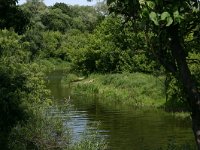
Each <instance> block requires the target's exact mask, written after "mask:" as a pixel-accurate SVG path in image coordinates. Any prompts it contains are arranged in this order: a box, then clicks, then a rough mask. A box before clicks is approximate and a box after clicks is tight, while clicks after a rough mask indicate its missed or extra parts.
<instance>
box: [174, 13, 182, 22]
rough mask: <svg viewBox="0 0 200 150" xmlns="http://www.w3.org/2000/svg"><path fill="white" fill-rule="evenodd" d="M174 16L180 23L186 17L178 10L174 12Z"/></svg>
mask: <svg viewBox="0 0 200 150" xmlns="http://www.w3.org/2000/svg"><path fill="white" fill-rule="evenodd" d="M173 17H174V21H175V23H180V22H181V20H182V19H184V17H183V16H181V15H180V14H179V11H178V10H177V11H175V12H174V13H173Z"/></svg>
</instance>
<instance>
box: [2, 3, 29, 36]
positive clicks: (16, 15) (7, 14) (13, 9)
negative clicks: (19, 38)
mask: <svg viewBox="0 0 200 150" xmlns="http://www.w3.org/2000/svg"><path fill="white" fill-rule="evenodd" d="M17 2H18V1H17V0H9V1H7V0H1V1H0V29H4V28H8V29H9V28H14V30H15V31H16V32H18V33H23V32H24V31H25V29H26V26H27V25H28V24H29V19H28V17H27V14H26V13H25V12H23V11H22V10H21V9H20V8H19V7H18V6H17V5H16V3H17Z"/></svg>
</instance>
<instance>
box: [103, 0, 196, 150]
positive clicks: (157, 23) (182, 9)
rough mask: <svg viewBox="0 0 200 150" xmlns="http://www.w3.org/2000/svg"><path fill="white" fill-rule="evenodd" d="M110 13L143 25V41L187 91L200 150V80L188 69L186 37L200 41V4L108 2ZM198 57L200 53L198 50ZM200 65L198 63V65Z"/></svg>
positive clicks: (161, 0) (134, 0) (165, 0)
mask: <svg viewBox="0 0 200 150" xmlns="http://www.w3.org/2000/svg"><path fill="white" fill-rule="evenodd" d="M107 4H108V5H109V10H110V11H114V12H115V13H118V14H121V15H123V16H124V18H125V19H126V20H132V21H133V22H135V23H136V22H138V20H140V21H141V26H142V28H143V30H144V31H145V32H146V33H152V34H150V35H149V34H146V38H145V39H144V40H145V41H146V42H147V44H148V47H149V50H150V51H151V53H152V54H154V56H155V57H156V58H157V60H158V62H159V63H160V64H161V65H163V66H164V68H165V69H166V70H167V71H168V72H169V73H170V74H172V75H173V76H174V77H175V78H176V79H177V80H178V81H179V82H180V83H181V86H182V88H183V90H184V94H185V98H186V99H187V103H188V104H189V105H190V111H191V118H192V128H193V132H194V136H195V140H196V143H197V147H198V150H200V90H199V84H198V78H197V77H195V74H192V72H191V68H190V66H189V61H188V59H189V58H190V57H189V53H190V52H191V51H192V50H193V49H195V48H190V49H186V43H187V41H186V37H188V36H189V35H190V34H191V33H193V36H192V41H196V40H197V39H198V37H197V36H196V35H195V34H194V33H198V34H199V21H200V10H199V8H200V7H199V5H200V2H199V1H197V0H182V1H172V0H108V1H107ZM196 53H199V50H196ZM197 65H199V63H198V64H197Z"/></svg>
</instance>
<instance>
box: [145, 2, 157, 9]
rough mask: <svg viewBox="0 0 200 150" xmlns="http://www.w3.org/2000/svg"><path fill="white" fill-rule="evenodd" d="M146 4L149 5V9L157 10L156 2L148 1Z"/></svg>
mask: <svg viewBox="0 0 200 150" xmlns="http://www.w3.org/2000/svg"><path fill="white" fill-rule="evenodd" d="M146 3H147V6H148V7H149V8H151V9H154V8H155V3H154V2H152V1H147V2H146Z"/></svg>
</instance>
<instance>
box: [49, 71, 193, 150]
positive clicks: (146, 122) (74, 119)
mask: <svg viewBox="0 0 200 150" xmlns="http://www.w3.org/2000/svg"><path fill="white" fill-rule="evenodd" d="M61 78H62V72H54V73H51V74H50V75H49V77H48V79H49V83H48V87H49V88H50V89H51V92H52V97H54V99H56V100H58V101H60V102H61V103H62V102H63V100H64V99H68V98H69V96H70V99H71V100H70V102H71V104H72V105H73V109H72V110H71V112H70V117H71V121H70V122H69V125H70V126H71V127H72V130H73V136H74V139H78V138H79V136H80V134H81V133H82V132H84V131H85V129H86V128H88V127H89V126H91V124H92V123H93V122H96V121H97V122H100V125H99V127H98V129H96V130H97V131H98V132H99V133H100V135H102V136H104V137H105V138H106V139H107V141H108V145H109V149H110V150H145V149H146V150H156V149H158V148H160V147H166V146H167V143H170V140H174V142H175V143H177V144H185V143H190V144H194V143H193V133H192V130H191V124H190V121H189V120H177V119H176V118H174V117H173V116H172V115H171V114H169V113H166V112H164V111H162V110H152V109H145V108H143V109H135V108H120V106H116V105H114V104H113V105H111V104H106V103H100V102H101V100H100V98H95V97H90V98H89V97H85V96H83V95H82V96H81V95H71V94H70V93H71V92H70V89H69V88H68V87H65V86H62V85H61V82H60V81H61ZM93 129H95V128H93ZM174 142H173V143H174Z"/></svg>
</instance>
